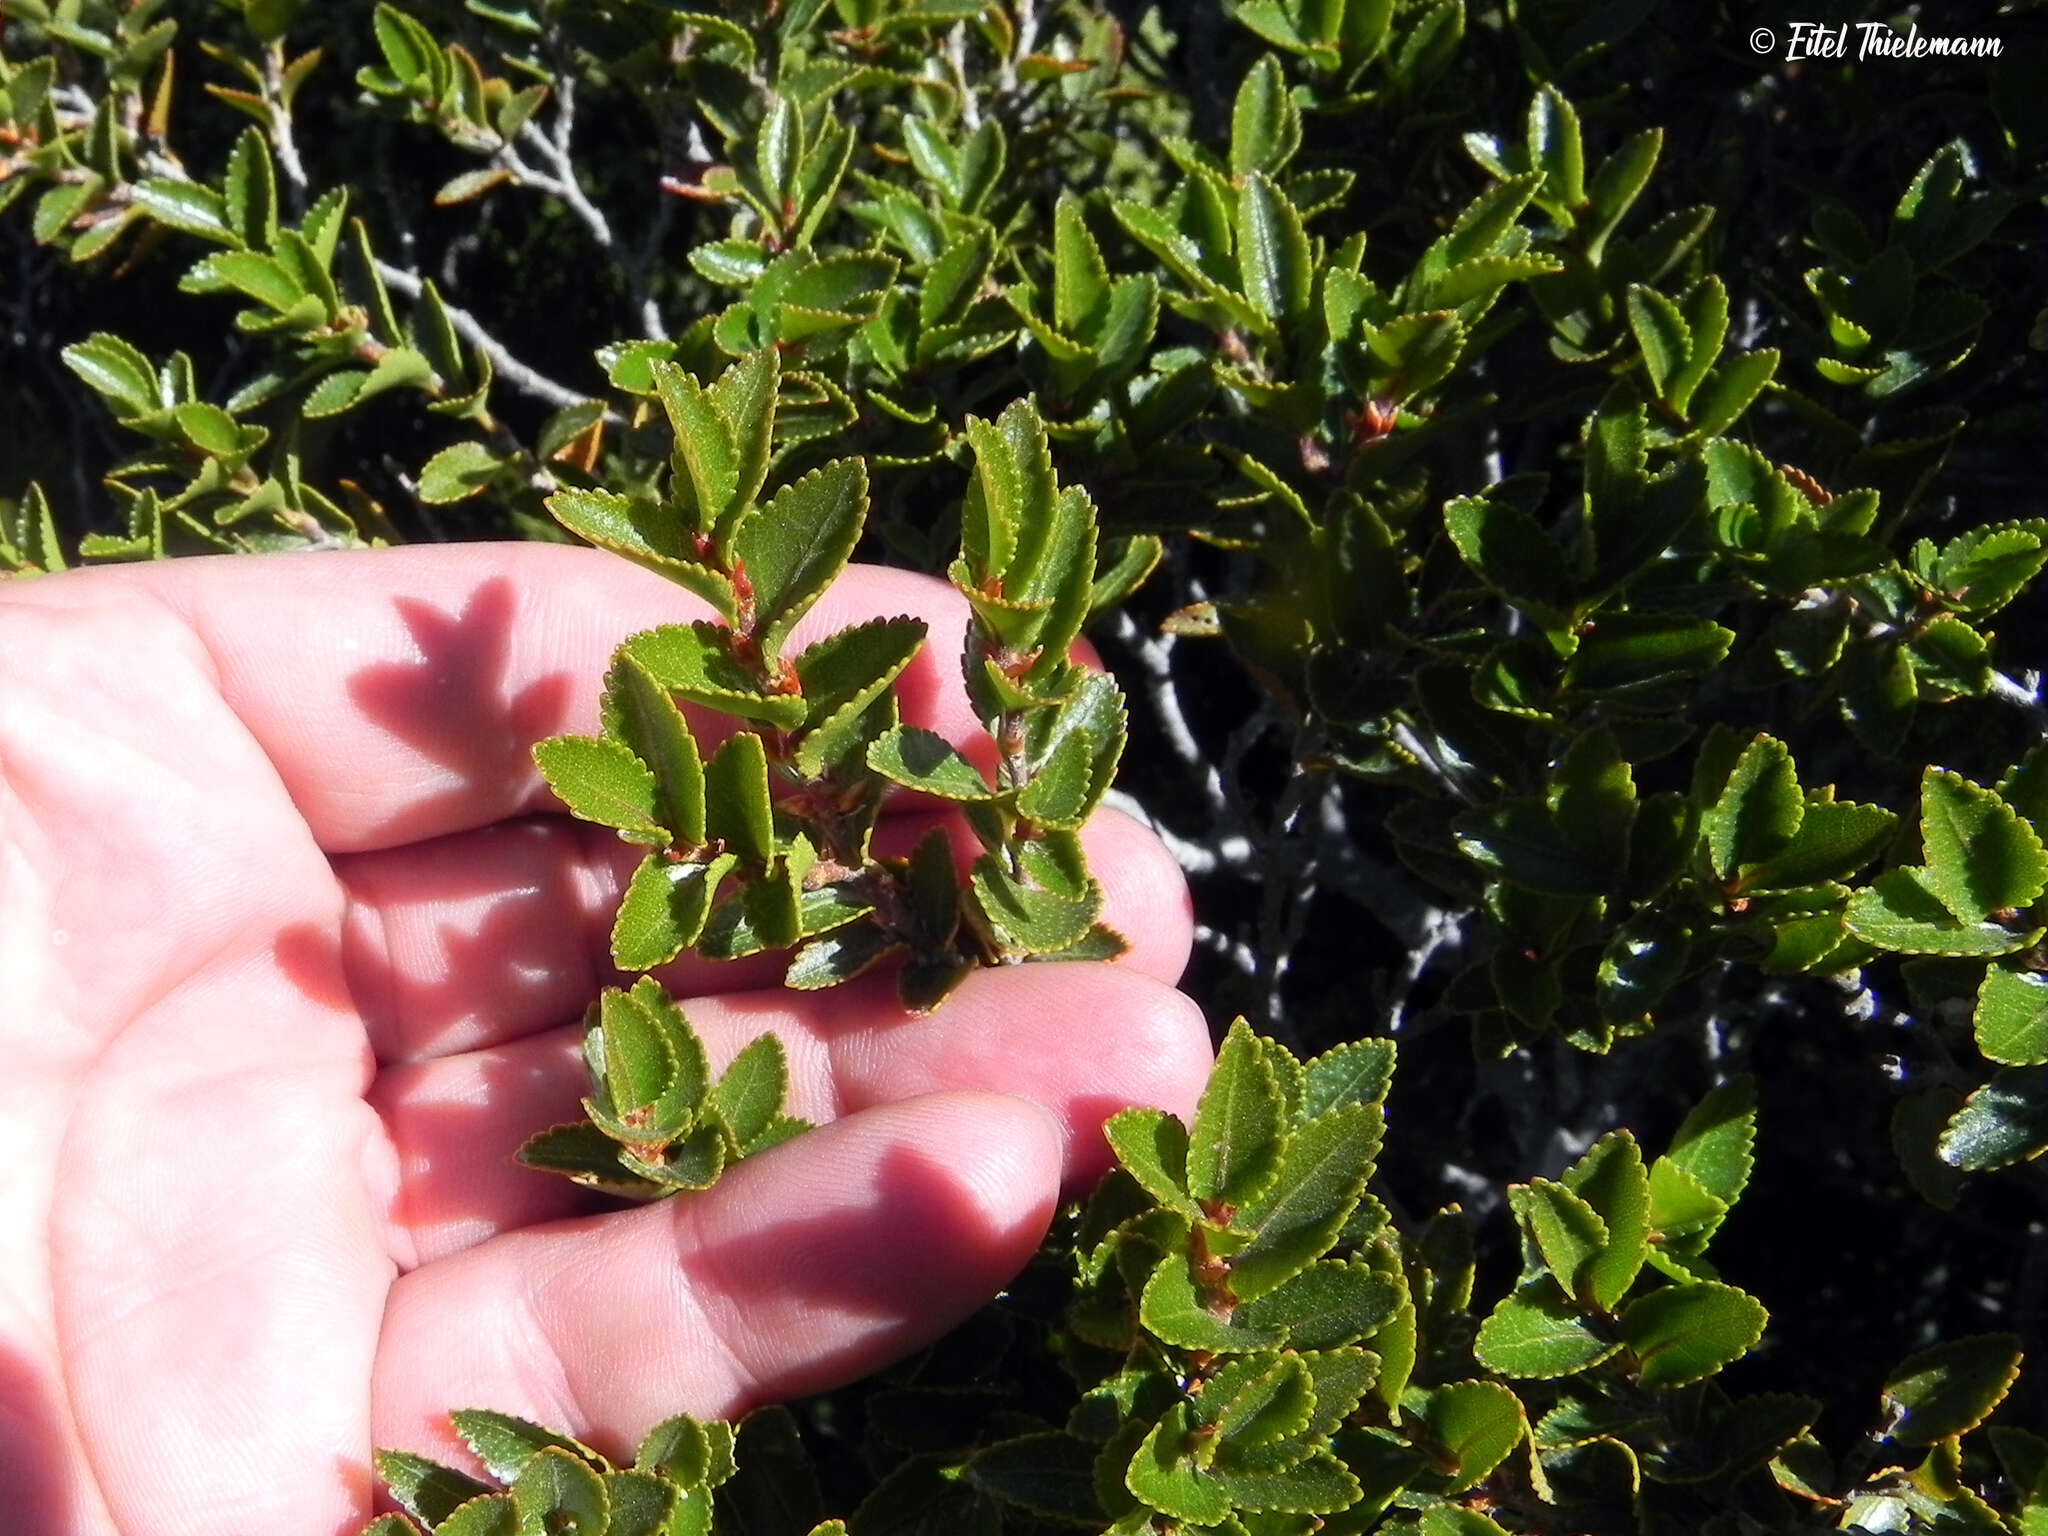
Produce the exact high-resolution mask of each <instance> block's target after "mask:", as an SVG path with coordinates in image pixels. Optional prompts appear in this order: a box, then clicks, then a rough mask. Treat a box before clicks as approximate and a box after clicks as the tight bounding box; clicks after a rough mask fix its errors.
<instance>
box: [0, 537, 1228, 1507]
mask: <svg viewBox="0 0 2048 1536" xmlns="http://www.w3.org/2000/svg"><path fill="white" fill-rule="evenodd" d="M690 604H691V599H689V598H687V597H685V596H683V595H681V594H679V593H678V592H677V591H676V589H675V588H673V587H672V586H670V585H668V584H667V583H665V582H663V581H661V580H660V579H659V578H656V577H654V576H651V575H647V574H646V573H643V572H640V571H637V570H634V569H632V568H629V567H627V566H625V565H624V564H623V563H622V562H620V561H618V560H616V559H614V558H612V557H610V556H607V555H602V554H598V553H595V552H593V551H588V550H572V549H565V548H561V547H551V546H546V545H510V546H484V545H471V546H441V547H433V548H426V547H422V548H410V549H401V550H391V551H382V552H375V553H361V554H328V555H309V556H278V557H240V558H233V559H221V560H210V559H209V560H191V561H179V562H173V563H168V564H164V565H154V566H137V567H127V568H119V569H108V570H101V571H94V572H86V573H79V574H73V575H66V576H59V577H50V578H39V579H36V580H34V581H26V582H19V583H12V584H0V1047H4V1049H5V1052H6V1057H7V1061H8V1067H7V1071H6V1072H5V1074H4V1077H0V1487H4V1488H5V1490H6V1492H5V1494H4V1496H0V1497H4V1500H5V1507H6V1514H5V1516H4V1517H0V1525H4V1526H5V1528H6V1529H8V1530H9V1531H20V1532H22V1533H24V1536H106V1533H113V1532H119V1533H123V1536H182V1533H186V1532H194V1533H196V1532H201V1531H204V1532H207V1533H209V1536H220V1533H230V1536H239V1533H243V1532H249V1533H268V1532H292V1533H298V1532H305V1533H309V1536H327V1533H330V1532H333V1533H342V1532H352V1531H354V1530H355V1529H357V1528H358V1527H359V1526H360V1524H361V1523H362V1522H363V1521H364V1520H365V1519H366V1518H368V1515H369V1512H370V1509H371V1499H372V1483H373V1479H372V1476H371V1472H370V1466H369V1452H370V1449H371V1447H372V1445H373V1444H374V1445H384V1446H397V1447H403V1448H408V1449H413V1450H419V1451H423V1452H425V1453H427V1454H429V1455H435V1456H439V1457H442V1458H443V1459H449V1460H461V1459H463V1457H462V1454H461V1452H460V1450H459V1447H458V1446H457V1444H456V1442H454V1441H453V1439H452V1437H451V1435H450V1432H449V1430H448V1428H447V1425H446V1422H445V1420H444V1418H443V1417H442V1416H443V1415H444V1414H445V1412H446V1411H447V1410H448V1409H450V1408H457V1407H471V1406H474V1407H489V1408H496V1409H500V1410H503V1411H506V1412H510V1413H516V1414H520V1415H522V1416H525V1417H529V1418H534V1419H538V1420H542V1421H544V1422H547V1423H549V1424H552V1425H555V1426H557V1427H561V1428H565V1429H569V1430H571V1431H572V1432H574V1433H577V1434H578V1435H580V1436H582V1437H583V1438H585V1439H588V1440H590V1441H592V1442H593V1443H595V1444H597V1445H598V1446H599V1448H601V1449H614V1450H629V1449H630V1446H631V1443H632V1441H633V1439H634V1438H635V1437H636V1436H637V1435H638V1434H639V1433H640V1432H641V1431H643V1430H644V1429H646V1428H647V1427H649V1426H650V1425H652V1424H653V1423H654V1422H656V1421H657V1420H659V1419H661V1418H663V1417H666V1416H668V1415H669V1414H672V1413H676V1412H690V1413H694V1414H698V1415H700V1416H702V1415H730V1414H732V1413H735V1412H739V1411H743V1410H745V1409H746V1408H748V1407H749V1406H751V1405H753V1404H755V1403H758V1402H762V1401H768V1400H773V1399H775V1398H778V1397H782V1396H787V1395H790V1394H794V1393H801V1392H807V1391H813V1390H818V1389H821V1388H823V1387H825V1386H828V1385H830V1384H833V1383H835V1382H839V1381H843V1380H846V1379H849V1378H852V1377H855V1376H858V1375H860V1374H863V1373H865V1372H867V1371H870V1370H872V1369H874V1368H875V1367H876V1366H878V1365H879V1364H881V1363H882V1362H884V1361H885V1360H887V1359H888V1358H890V1357H891V1356H893V1355H896V1354H898V1353H901V1352H903V1351H905V1350H907V1349H909V1348H912V1347H914V1346H915V1345H917V1344H919V1343H921V1342H923V1341H924V1340H926V1339H929V1338H931V1337H933V1336H935V1335H937V1334H938V1333H940V1332H942V1331H943V1330H944V1329H946V1328H947V1327H949V1326H950V1325H951V1324H953V1323H954V1322H956V1321H958V1320H959V1319H960V1318H962V1317H963V1316H965V1315H966V1314H967V1313H969V1312H970V1311H972V1310H973V1309H974V1308H975V1307H976V1306H978V1305H979V1304H980V1303H981V1302H982V1301H983V1300H985V1299H986V1298H987V1296H989V1295H990V1294H991V1293H992V1292H993V1291H995V1290H996V1289H997V1288H999V1287H1000V1286H1001V1285H1002V1284H1003V1283H1004V1282H1005V1281H1006V1280H1007V1279H1008V1278H1009V1277H1010V1276H1011V1275H1012V1274H1013V1273H1014V1272H1015V1271H1016V1269H1017V1268H1018V1267H1019V1266H1020V1265H1021V1264H1022V1263H1023V1262H1024V1261H1025V1260H1026V1259H1027V1258H1028V1257H1029V1256H1030V1254H1031V1252H1032V1251H1033V1249H1034V1248H1035V1247H1036V1245H1037V1243H1038V1241H1039V1238H1040V1236H1041V1235H1042V1233H1043V1231H1044V1228H1045V1224H1046V1222H1047V1220H1048V1218H1049V1217H1050V1215H1051V1212H1052V1210H1053V1207H1054V1205H1055V1203H1056V1201H1057V1199H1058V1197H1059V1193H1060V1190H1061V1189H1062V1187H1065V1188H1068V1189H1070V1190H1071V1189H1077V1188H1081V1187H1084V1186H1085V1185H1086V1184H1088V1183H1089V1182H1090V1181H1091V1180H1092V1179H1093V1178H1094V1177H1095V1176H1096V1175H1097V1174H1099V1173H1100V1172H1101V1171H1102V1169H1103V1168H1104V1166H1105V1165H1106V1163H1107V1157H1106V1153H1105V1150H1104V1148H1103V1145H1102V1138H1101V1135H1100V1132H1099V1126H1100V1122H1101V1120H1102V1119H1103V1117H1104V1116H1105V1115H1106V1114H1108V1113H1110V1112H1111V1111H1113V1110H1114V1109H1115V1108H1117V1107H1118V1106H1120V1105H1122V1104H1125V1103H1147V1104H1154V1105H1158V1106H1160V1107H1163V1108H1166V1109H1169V1110H1172V1111H1174V1112H1177V1113H1181V1114H1187V1113H1188V1112H1189V1111H1190V1109H1191V1106H1192V1104H1193V1102H1194V1099H1195V1096H1196V1095H1197V1093H1198V1092H1199V1090H1200V1087H1201V1084H1202V1081H1203V1079H1204V1077H1205V1075H1206V1072H1207V1068H1208V1062H1209V1046H1208V1039H1207V1035H1206V1032H1205V1030H1204V1028H1203V1024H1202V1020H1201V1018H1200V1015H1199V1013H1198V1012H1197V1011H1196V1010H1195V1009H1194V1008H1193V1006H1192V1005H1191V1004H1189V1003H1188V1002H1187V1001H1186V1000H1185V999H1184V998H1182V997H1181V996H1180V995H1179V994H1177V993H1175V992H1174V991H1173V990H1172V988H1171V983H1172V982H1173V980H1174V979H1175V978H1176V977H1177V976H1178V974H1179V972H1180V968H1181V966H1182V964H1183V962H1184V960H1185V958H1186V954H1187V946H1188V943H1189V939H1190V934H1191V929H1190V925H1189V919H1188V914H1187V901H1186V893H1185V890H1184V888H1183V887H1182V885H1181V883H1180V880H1179V875H1178V872H1177V870H1176V869H1175V867H1174V865H1173V864H1172V862H1171V861H1170V859H1169V858H1168V857H1167V855H1166V853H1165V851H1164V850H1163V849H1162V848H1161V847H1160V846H1159V845H1158V844H1157V842H1156V841H1155V840H1154V839H1152V838H1151V836H1150V835H1149V834H1148V833H1146V832H1144V831H1143V830H1142V829H1140V828H1139V827H1138V826H1136V825H1135V824H1134V823H1132V822H1129V821H1127V820H1125V819H1123V818H1120V817H1118V816H1116V815H1115V814H1113V813H1107V812H1106V813H1104V814H1102V815H1100V816H1098V817H1097V818H1096V820H1095V821H1094V822H1093V823H1092V824H1091V825H1090V827H1089V829H1088V831H1087V833H1086V835H1085V837H1086V842H1087V844H1088V847H1089V853H1090V858H1091V863H1092V865H1093V867H1094V868H1095V870H1096V872H1097V873H1098V875H1099V876H1100V878H1101V879H1102V881H1103V883H1104V885H1105V887H1106V889H1107V905H1106V910H1105V913H1104V916H1105V920H1106V921H1108V922H1109V923H1110V924H1112V925H1113V926H1115V927H1117V928H1118V929H1120V930H1121V931H1123V932H1124V933H1125V934H1126V936H1127V937H1129V939H1130V940H1131V946H1132V947H1131V953H1130V954H1129V955H1128V956H1127V957H1126V958H1125V959H1124V960H1123V961H1122V962H1120V963H1118V964H1116V965H1114V966H1102V965H1085V966H1082V965H1033V966H1022V967H1009V968H1002V969H997V970H990V971H983V972H980V973H978V974H976V975H975V976H973V977H971V978H970V979H969V980H968V981H967V982H966V983H965V984H964V985H963V986H962V987H961V988H960V990H959V991H958V992H957V993H955V994H954V995H953V997H952V998H951V999H949V1000H948V1002H947V1003H946V1004H945V1005H944V1006H943V1007H942V1008H941V1009H940V1010H939V1011H938V1012H936V1013H935V1014H933V1015H932V1016H930V1017H929V1018H912V1017H909V1016H907V1015H905V1014H904V1013H902V1012H901V1011H900V1009H899V1008H898V1007H897V1006H896V1004H895V1002H894V998H893V995H892V992H891V989H890V984H889V982H888V981H887V980H886V979H881V980H867V981H861V982H855V983H852V984H850V985H848V986H846V987H842V988H839V989H837V990H834V991H831V992H826V993H792V992H786V991H783V990H781V989H780V988H779V987H778V986H777V978H776V971H775V969H774V967H773V966H772V965H770V966H768V967H766V968H763V967H762V966H759V965H755V964H751V963H749V962H744V961H743V962H737V963H734V964H731V965H725V966H715V967H714V966H712V965H709V964H706V963H704V962H695V961H691V960H689V959H687V958H686V959H685V960H684V961H682V962H679V963H678V964H677V965H675V966H672V967H669V968H667V969H666V970H665V971H664V972H662V973H660V976H661V979H662V980H663V981H664V982H666V983H667V984H668V985H669V987H670V988H671V990H673V991H674V992H675V993H676V994H677V995H678V996H679V997H680V998H682V999H683V1001H684V1004H685V1007H686V1009H687V1011H688V1013H689V1016H690V1019H691V1021H692V1023H693V1024H694V1025H695V1026H696V1028H697V1030H698V1031H699V1033H700V1034H702V1035H703V1036H704V1037H705V1039H706V1041H707V1044H708V1045H709V1048H710V1051H711V1055H712V1058H713V1064H714V1066H717V1065H720V1064H722V1063H723V1061H724V1060H726V1059H729V1058H730V1057H731V1056H732V1055H733V1054H735V1053H736V1052H737V1051H738V1050H739V1048H740V1047H741V1046H742V1045H744V1044H745V1043H746V1041H747V1040H749V1039H751V1038H753V1037H754V1036H756V1035H758V1034H760V1033H762V1032H764V1031H770V1030H772V1031H773V1032H775V1033H776V1034H778V1035H779V1036H780V1037H781V1038H782V1040H783V1042H784V1044H785V1045H786V1046H787V1047H788V1050H789V1056H790V1063H791V1079H792V1081H791V1095H790V1099H791V1102H790V1109H791V1110H792V1112H794V1113H796V1114H800V1115H804V1116H806V1117H807V1118H810V1119H812V1120H815V1121H818V1122H820V1129H818V1130H817V1131H816V1132H814V1133H812V1134H810V1135H807V1136H804V1137H800V1138H798V1139H797V1140H796V1141H794V1142H792V1143H789V1144H787V1145H785V1146H782V1147H779V1148H776V1149H775V1150H773V1151H772V1152H769V1153H765V1154H762V1155H761V1156H759V1157H758V1158H755V1159H750V1160H748V1161H747V1162H746V1163H744V1164H742V1165H740V1166H739V1167H738V1168H736V1169H734V1170H732V1171H730V1172H729V1173H727V1175H726V1176H725V1177H724V1178H723V1179H722V1180H721V1181H720V1182H719V1184H718V1185H717V1186H716V1187H715V1188H714V1189H712V1190H710V1191H709V1192H707V1193H706V1194H704V1195H702V1196H699V1197H685V1198H683V1199H681V1200H675V1201H670V1202H665V1203H662V1204H659V1205H653V1206H648V1207H644V1208H640V1209H636V1210H631V1211H625V1212H604V1213H599V1207H600V1205H601V1204H602V1202H597V1201H595V1199H594V1197H592V1196H589V1195H588V1194H586V1193H585V1192H583V1191H581V1190H579V1189H577V1188H576V1187H574V1186H572V1185H569V1184H567V1183H565V1182H564V1181H562V1180H560V1179H557V1178H553V1177H550V1176H547V1175H544V1174H540V1173H536V1172H533V1171H531V1170H529V1169H526V1168H523V1167H521V1166H518V1165H517V1164H515V1163H514V1162H513V1153H514V1151H515V1150H516V1149H517V1148H518V1146H519V1145H520V1143H521V1142H522V1141H524V1140H525V1138H526V1137H528V1136H529V1135H531V1134H532V1133H533V1132H534V1131H537V1130H539V1129H541V1128H543V1127H545V1126H548V1125H551V1124H555V1123H558V1122H561V1121H564V1120H571V1119H574V1118H576V1117H577V1115H578V1098H579V1095H580V1094H581V1093H582V1092H583V1090H584V1086H585V1084H584V1075H583V1067H582V1065H581V1062H580V1059H579V1056H578V1050H577V1042H578V1039H579V1037H580V1028H579V1020H580V1017H581V1014H582V1011H583V1008H584V1005H585V1003H586V1002H588V1001H589V999H590V998H592V997H593V996H595V994H596V992H597V990H598V988H599V987H600V986H601V985H602V984H603V983H604V982H605V981H606V980H608V979H610V970H609V960H608V954H607V937H608V934H609V930H610V921H611V913H612V909H613V907H614V905H615V903H616V900H617V896H618V893H619V891H620V889H621V886H622V882H623V880H624V878H625V876H626V874H627V873H629V872H630V869H631V866H632V863H633V859H634V856H635V850H633V849H631V848H628V847H627V846H626V845H624V844H622V843H620V842H618V841H617V840H616V839H615V838H612V837H611V836H610V834H608V833H606V832H604V831H603V830H602V829H598V828H593V827H590V826H587V825H584V824H581V823H575V822H571V821H570V820H568V819H567V818H566V817H563V816H561V815H559V814H548V811H549V808H550V805H551V802H550V801H549V799H548V797H547V793H546V790H545V788H544V786H542V784H541V783H540V780H539V777H538V775H537V774H536V773H535V771H534V769H533V766H532V761H531V758H530V756H529V749H530V747H531V745H532V743H533V742H534V741H536V740H538V739H540V738H542V737H545V736H548V735H551V734H554V733H556V732H559V731H564V730H589V729H591V728H592V726H593V724H594V721H595V714H596V700H597V695H598V685H599V680H600V678H601V676H602V674H603V670H604V667H605V664H606V662H607V660H608V658H609V655H610V652H611V650H612V648H613V646H614V645H616V643H617V642H618V641H619V640H621V639H623V638H624V637H625V636H626V635H628V634H630V633H632V632H634V631H636V630H639V629H643V628H646V627H648V626H650V625H652V624H655V623H659V622H666V621H671V620H674V619H676V618H678V617H689V616H690V612H689V609H690ZM906 612H907V613H912V614H915V615H917V616H920V617H923V618H925V619H927V620H928V621H929V622H930V624H931V627H932V636H931V640H930V642H929V643H928V645H927V647H926V649H925V651H924V652H923V653H922V654H921V655H920V657H919V658H918V660H917V662H916V663H914V664H913V666H912V668H911V669H910V671H909V672H907V673H906V674H905V677H904V682H903V685H902V694H903V706H904V710H905V715H906V718H908V719H911V720H913V721H914V722H915V723H917V724H921V725H925V726H928V727H930V728H932V729H935V730H938V731H940V732H942V733H944V734H946V735H948V736H950V737H952V738H953V739H954V740H956V741H958V742H963V743H964V742H967V741H969V740H970V739H971V738H972V737H974V736H975V735H976V734H978V733H977V730H976V727H975V726H974V724H973V721H972V719H971V716H970V714H969V712H968V708H967V705H966V701H965V699H964V698H963V697H962V696H961V694H960V691H959V684H958V681H957V672H956V670H955V669H954V668H952V667H951V666H950V665H949V662H950V660H951V658H952V657H954V656H956V655H957V654H958V653H959V649H960V637H961V632H962V625H963V623H964V605H962V604H960V603H959V602H958V600H957V599H956V598H954V597H953V596H952V595H951V594H950V593H949V592H948V590H947V589H945V588H944V587H943V586H942V585H941V584H939V583H936V582H933V581H930V580H927V579H924V578H919V577H914V576H909V575H905V574H902V573H898V572H890V571H884V570H878V569H865V568H857V569H855V570H853V571H851V572H849V573H848V575H847V576H846V577H844V578H843V579H842V580H841V581H840V583H839V584H838V585H837V586H836V587H835V588H834V589H833V590H832V591H831V592H830V593H828V594H827V596H826V597H825V598H824V599H823V600H822V601H821V602H820V603H819V604H818V607H817V608H816V609H815V610H814V611H813V612H812V613H811V614H810V615H809V616H808V618H807V619H806V621H805V623H804V625H803V626H802V628H801V631H800V637H799V638H800V639H801V637H802V635H803V634H809V635H811V636H816V635H818V634H822V633H827V632H830V631H832V630H834V629H837V628H840V627H842V626H844V625H846V624H850V623H855V622H858V621H860V620H862V619H865V618H869V617H874V616H878V615H885V614H896V613H906ZM984 742H985V738H984ZM932 819H933V817H932V814H931V813H929V812H925V811H920V810H916V809H904V810H900V811H897V812H896V813H894V814H892V815H891V817H890V818H889V819H888V820H887V822H885V827H886V828H887V829H888V830H887V832H886V833H885V834H884V835H885V837H886V838H887V839H888V840H890V841H895V840H900V841H901V842H902V844H903V847H904V848H906V849H907V847H908V846H909V844H910V842H911V841H914V838H915V835H916V833H917V832H918V831H920V830H922V828H923V827H924V826H926V825H929V824H930V822H931V820H932Z"/></svg>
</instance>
